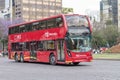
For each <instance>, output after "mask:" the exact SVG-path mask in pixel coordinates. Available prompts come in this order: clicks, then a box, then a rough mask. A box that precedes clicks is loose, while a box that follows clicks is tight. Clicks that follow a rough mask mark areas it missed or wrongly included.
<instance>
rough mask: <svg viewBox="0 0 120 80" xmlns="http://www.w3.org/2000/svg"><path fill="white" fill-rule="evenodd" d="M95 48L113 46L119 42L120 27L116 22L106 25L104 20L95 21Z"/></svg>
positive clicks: (93, 42) (93, 40) (93, 43)
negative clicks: (119, 28) (119, 31)
mask: <svg viewBox="0 0 120 80" xmlns="http://www.w3.org/2000/svg"><path fill="white" fill-rule="evenodd" d="M92 35H93V39H92V45H93V48H99V47H106V46H108V44H109V46H113V45H115V44H116V43H117V38H118V36H119V35H118V29H117V26H116V25H114V24H110V25H106V24H105V23H103V22H95V23H94V27H93V33H92Z"/></svg>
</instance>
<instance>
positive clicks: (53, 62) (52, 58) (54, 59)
mask: <svg viewBox="0 0 120 80" xmlns="http://www.w3.org/2000/svg"><path fill="white" fill-rule="evenodd" d="M49 62H50V64H51V65H55V64H56V58H55V56H54V54H51V55H50V57H49Z"/></svg>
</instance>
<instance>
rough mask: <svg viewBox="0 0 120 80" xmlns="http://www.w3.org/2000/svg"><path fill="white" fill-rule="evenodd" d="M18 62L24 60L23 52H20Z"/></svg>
mask: <svg viewBox="0 0 120 80" xmlns="http://www.w3.org/2000/svg"><path fill="white" fill-rule="evenodd" d="M20 62H24V56H23V54H20Z"/></svg>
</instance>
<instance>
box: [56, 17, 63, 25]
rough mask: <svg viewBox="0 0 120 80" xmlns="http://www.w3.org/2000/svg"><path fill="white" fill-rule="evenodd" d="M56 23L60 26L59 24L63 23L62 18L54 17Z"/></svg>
mask: <svg viewBox="0 0 120 80" xmlns="http://www.w3.org/2000/svg"><path fill="white" fill-rule="evenodd" d="M56 25H57V26H58V27H61V26H62V25H63V20H62V18H57V19H56Z"/></svg>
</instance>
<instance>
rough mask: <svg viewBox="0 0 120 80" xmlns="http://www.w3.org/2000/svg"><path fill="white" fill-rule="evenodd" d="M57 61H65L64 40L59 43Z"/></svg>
mask: <svg viewBox="0 0 120 80" xmlns="http://www.w3.org/2000/svg"><path fill="white" fill-rule="evenodd" d="M57 60H58V61H65V54H64V40H58V41H57Z"/></svg>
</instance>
